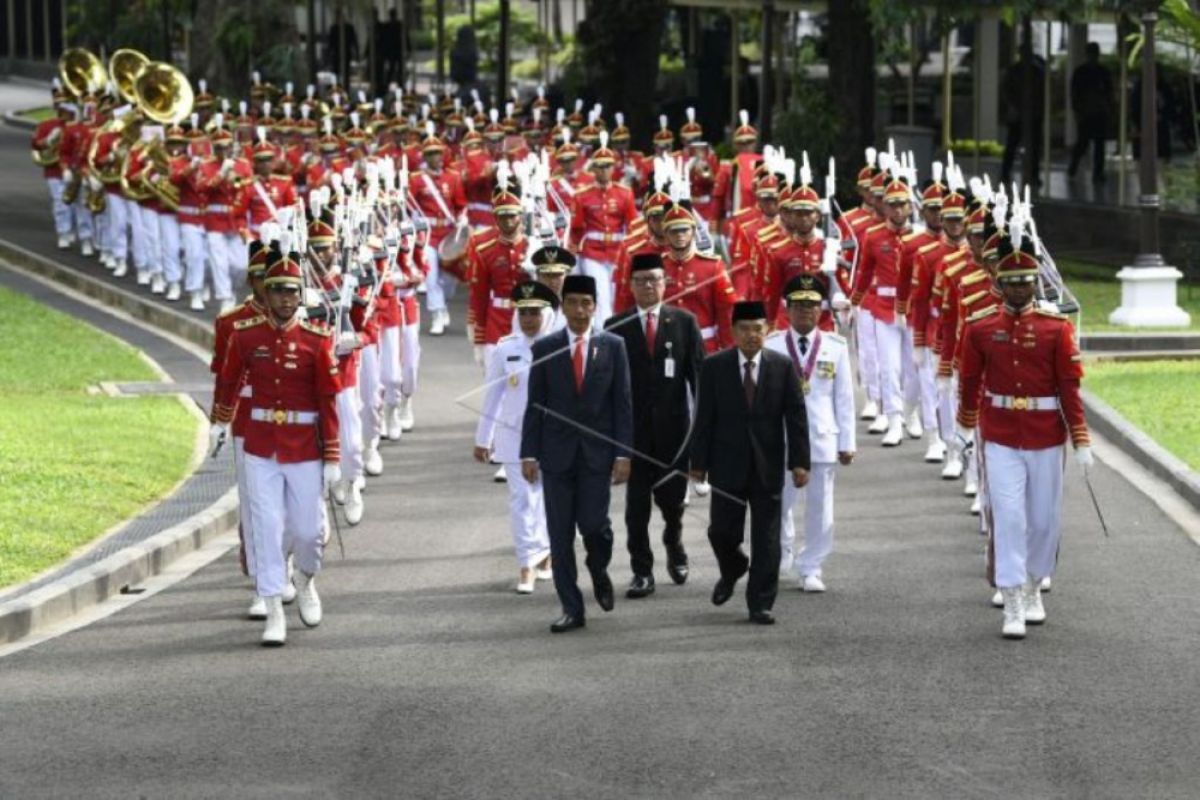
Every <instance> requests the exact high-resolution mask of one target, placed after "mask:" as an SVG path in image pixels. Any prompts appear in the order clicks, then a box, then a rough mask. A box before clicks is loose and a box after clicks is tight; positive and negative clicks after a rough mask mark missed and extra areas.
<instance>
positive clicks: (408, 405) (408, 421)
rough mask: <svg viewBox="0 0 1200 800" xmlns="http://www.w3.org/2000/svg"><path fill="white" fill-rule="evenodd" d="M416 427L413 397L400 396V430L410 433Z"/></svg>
mask: <svg viewBox="0 0 1200 800" xmlns="http://www.w3.org/2000/svg"><path fill="white" fill-rule="evenodd" d="M414 425H416V418H415V417H414V416H413V407H412V395H407V394H405V395H401V396H400V429H401V430H403V431H404V432H405V433H408V432H409V431H411V430H412V429H413V426H414Z"/></svg>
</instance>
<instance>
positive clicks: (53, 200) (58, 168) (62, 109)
mask: <svg viewBox="0 0 1200 800" xmlns="http://www.w3.org/2000/svg"><path fill="white" fill-rule="evenodd" d="M57 83H58V79H57V78H56V79H55V84H57ZM53 100H54V116H53V117H51V118H50V119H47V120H45V121H43V122H39V123H38V126H37V128H35V129H34V132H33V143H32V145H33V152H34V163H36V164H38V165H39V166H40V167H41V168H42V178H44V179H45V181H46V188H47V189H48V190H49V192H50V213H51V214H52V215H53V216H54V232H55V234H56V235H57V236H58V249H59V250H66V249H68V248H70V247H71V245H72V244H73V243H74V238H75V229H74V218H73V217H72V213H71V207H70V206H68V205H67V204H66V203H64V202H63V196H62V195H63V187H64V184H65V183H66V181H65V180H64V175H65V173H68V172H69V171H70V168H69V167H68V166H67V164H66V162H65V161H64V160H63V153H62V146H63V135H64V134H65V132H66V127H67V123H68V122H69V121H70V120H71V119H72V118H73V117H74V114H75V111H74V107H73V106H72V104H71V103H69V102H67V95H66V94H65V93H64V92H63V91H62V89H60V88H58V87H57V85H56V86H55V89H54V96H53Z"/></svg>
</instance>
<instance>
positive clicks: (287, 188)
mask: <svg viewBox="0 0 1200 800" xmlns="http://www.w3.org/2000/svg"><path fill="white" fill-rule="evenodd" d="M258 186H261V187H262V191H259V189H258V188H257V187H258ZM245 191H246V197H245V202H246V209H247V213H248V214H249V218H250V225H249V229H250V231H251V232H252V233H254V234H257V233H258V229H259V227H260V226H261V225H262V224H263V223H264V222H270V221H271V220H272V219H274V218H275V216H276V214H277V213H278V212H279V211H281V210H283V209H285V208H291V207H292V206H294V205H296V186H295V184H294V183H292V179H291V178H290V177H288V176H286V175H271V176H270V177H268V178H267V179H266V180H263V179H262V178H258V177H255V178H253V179H252V180H251V181H250V183H248V184H246V190H245ZM264 195H265V196H266V197H268V198H270V201H271V203H270V204H268V203H267V201H266V200H264V199H263V196H264ZM272 206H274V208H272Z"/></svg>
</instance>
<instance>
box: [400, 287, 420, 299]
mask: <svg viewBox="0 0 1200 800" xmlns="http://www.w3.org/2000/svg"><path fill="white" fill-rule="evenodd" d="M416 293H417V290H416V289H410V288H404V289H397V290H396V297H412V296H413V295H414V294H416Z"/></svg>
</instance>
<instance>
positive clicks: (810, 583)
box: [800, 575, 825, 594]
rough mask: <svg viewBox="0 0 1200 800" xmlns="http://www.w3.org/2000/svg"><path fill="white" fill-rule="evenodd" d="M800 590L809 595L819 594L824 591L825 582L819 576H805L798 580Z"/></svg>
mask: <svg viewBox="0 0 1200 800" xmlns="http://www.w3.org/2000/svg"><path fill="white" fill-rule="evenodd" d="M800 589H801V590H802V591H805V592H808V593H809V594H820V593H821V592H823V591H825V581H823V580H821V576H820V575H805V576H804V577H803V578H802V579H801V580H800Z"/></svg>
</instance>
